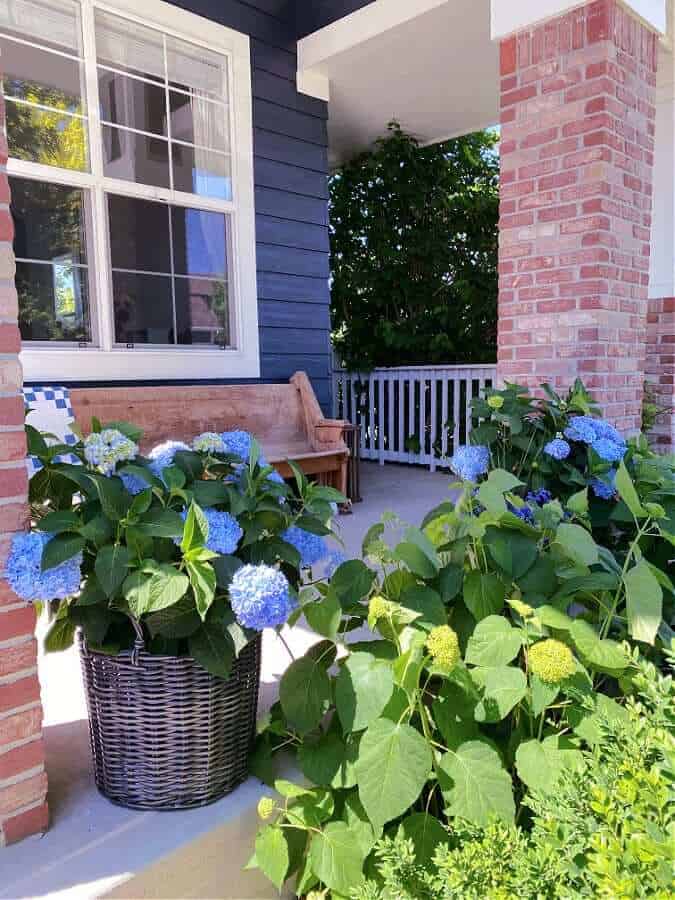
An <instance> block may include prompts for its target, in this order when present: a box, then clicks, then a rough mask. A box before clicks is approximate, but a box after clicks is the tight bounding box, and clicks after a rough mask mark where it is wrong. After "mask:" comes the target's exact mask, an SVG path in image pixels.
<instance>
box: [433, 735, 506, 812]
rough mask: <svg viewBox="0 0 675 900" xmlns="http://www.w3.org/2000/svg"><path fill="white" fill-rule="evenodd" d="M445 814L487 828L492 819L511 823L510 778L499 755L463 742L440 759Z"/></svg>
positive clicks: (473, 742)
mask: <svg viewBox="0 0 675 900" xmlns="http://www.w3.org/2000/svg"><path fill="white" fill-rule="evenodd" d="M441 769H442V771H443V774H444V776H447V779H446V778H445V777H444V778H443V779H442V781H441V789H442V791H443V797H444V799H445V802H446V804H447V809H446V813H447V814H448V815H449V816H457V817H459V818H462V819H467V820H468V821H469V822H472V823H473V824H474V825H478V826H484V825H487V824H488V823H489V821H490V819H492V818H493V817H496V818H498V819H502V820H503V821H505V822H512V821H513V818H514V815H515V811H516V808H515V803H514V801H513V786H512V784H511V776H510V775H509V773H508V772H506V771H505V770H504V768H503V767H502V762H501V760H500V758H499V754H498V753H497V751H496V750H494V749H493V748H492V747H490V746H488V744H485V743H483V742H482V741H467V742H466V743H465V744H462V745H461V746H460V747H458V748H457V750H455V751H454V752H453V751H451V752H450V753H446V754H445V755H444V756H443V757H442V758H441Z"/></svg>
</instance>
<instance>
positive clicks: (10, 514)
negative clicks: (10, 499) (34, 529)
mask: <svg viewBox="0 0 675 900" xmlns="http://www.w3.org/2000/svg"><path fill="white" fill-rule="evenodd" d="M29 519H30V516H29V510H28V506H27V505H26V504H25V503H8V504H4V505H0V534H2V533H4V532H7V531H24V530H25V528H26V526H27V525H28V522H29Z"/></svg>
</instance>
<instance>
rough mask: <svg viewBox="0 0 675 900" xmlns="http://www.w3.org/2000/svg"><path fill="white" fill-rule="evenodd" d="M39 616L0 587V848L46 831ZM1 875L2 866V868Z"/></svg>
mask: <svg viewBox="0 0 675 900" xmlns="http://www.w3.org/2000/svg"><path fill="white" fill-rule="evenodd" d="M1 102H2V101H1V98H0V572H2V568H3V566H4V561H5V559H6V557H7V550H8V547H9V543H10V541H11V538H12V533H13V532H16V531H20V530H22V529H24V528H25V525H26V521H27V518H28V507H27V503H26V501H27V490H28V481H27V476H26V465H25V456H26V435H25V432H24V428H23V398H22V396H21V385H22V371H21V365H20V363H19V356H18V354H19V349H20V344H21V339H20V336H19V328H18V324H17V314H18V309H17V298H16V290H15V288H14V252H13V249H12V238H13V227H12V219H11V216H10V212H9V185H8V182H7V172H6V162H7V142H6V140H5V137H4V134H2V131H3V129H2V125H3V123H4V107H3V106H2V105H1ZM34 629H35V610H34V609H33V607H32V606H29V605H28V604H26V603H24V602H23V601H21V600H19V598H18V597H17V596H16V595H15V594H13V593H12V592H11V590H10V589H9V587H8V586H7V584H6V583H5V582H4V581H0V846H1V845H3V844H10V843H13V842H14V841H18V840H20V839H21V838H23V837H26V836H27V835H29V834H35V833H36V832H39V831H44V830H45V829H46V827H47V818H48V813H47V802H46V794H47V776H46V773H45V766H44V748H43V742H42V730H41V729H42V706H41V704H40V685H39V682H38V677H37V642H36V640H35V637H34V633H33V632H34ZM0 871H2V863H1V862H0Z"/></svg>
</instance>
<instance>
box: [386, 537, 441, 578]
mask: <svg viewBox="0 0 675 900" xmlns="http://www.w3.org/2000/svg"><path fill="white" fill-rule="evenodd" d="M394 553H395V555H396V556H397V557H398V559H400V560H401V562H403V563H405V565H406V566H407V567H408V568H409V569H410V571H411V572H412V573H413V574H414V575H419V576H420V577H421V578H434V577H435V576H436V575H438V562H434V561H433V560H431V559H430V558H429V557H428V556H427V554H426V553H425V552H424V551H423V550H421V549H420V548H419V546H418V545H417V544H413V542H412V541H402V542H401V543H400V544H398V546H397V547H396V550H395V551H394Z"/></svg>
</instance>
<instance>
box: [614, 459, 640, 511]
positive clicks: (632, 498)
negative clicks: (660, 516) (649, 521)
mask: <svg viewBox="0 0 675 900" xmlns="http://www.w3.org/2000/svg"><path fill="white" fill-rule="evenodd" d="M614 483H615V484H616V489H617V491H618V492H619V496H620V497H621V499H622V500H623V502H624V503H625V504H626V506H627V507H628V509H629V510H630V511H631V512H632V514H633V515H634V516H635V517H636V518H638V519H643V518H644V517H645V516H646V515H647V511H646V510H645V508H644V507H643V505H642V503H641V501H640V498H639V496H638V492H637V491H636V490H635V485H634V484H633V479H632V478H631V477H630V475H629V474H628V469H627V468H626V464H625V463H624V461H623V460H621V463H620V464H619V468H618V469H617V473H616V479H615V482H614Z"/></svg>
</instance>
